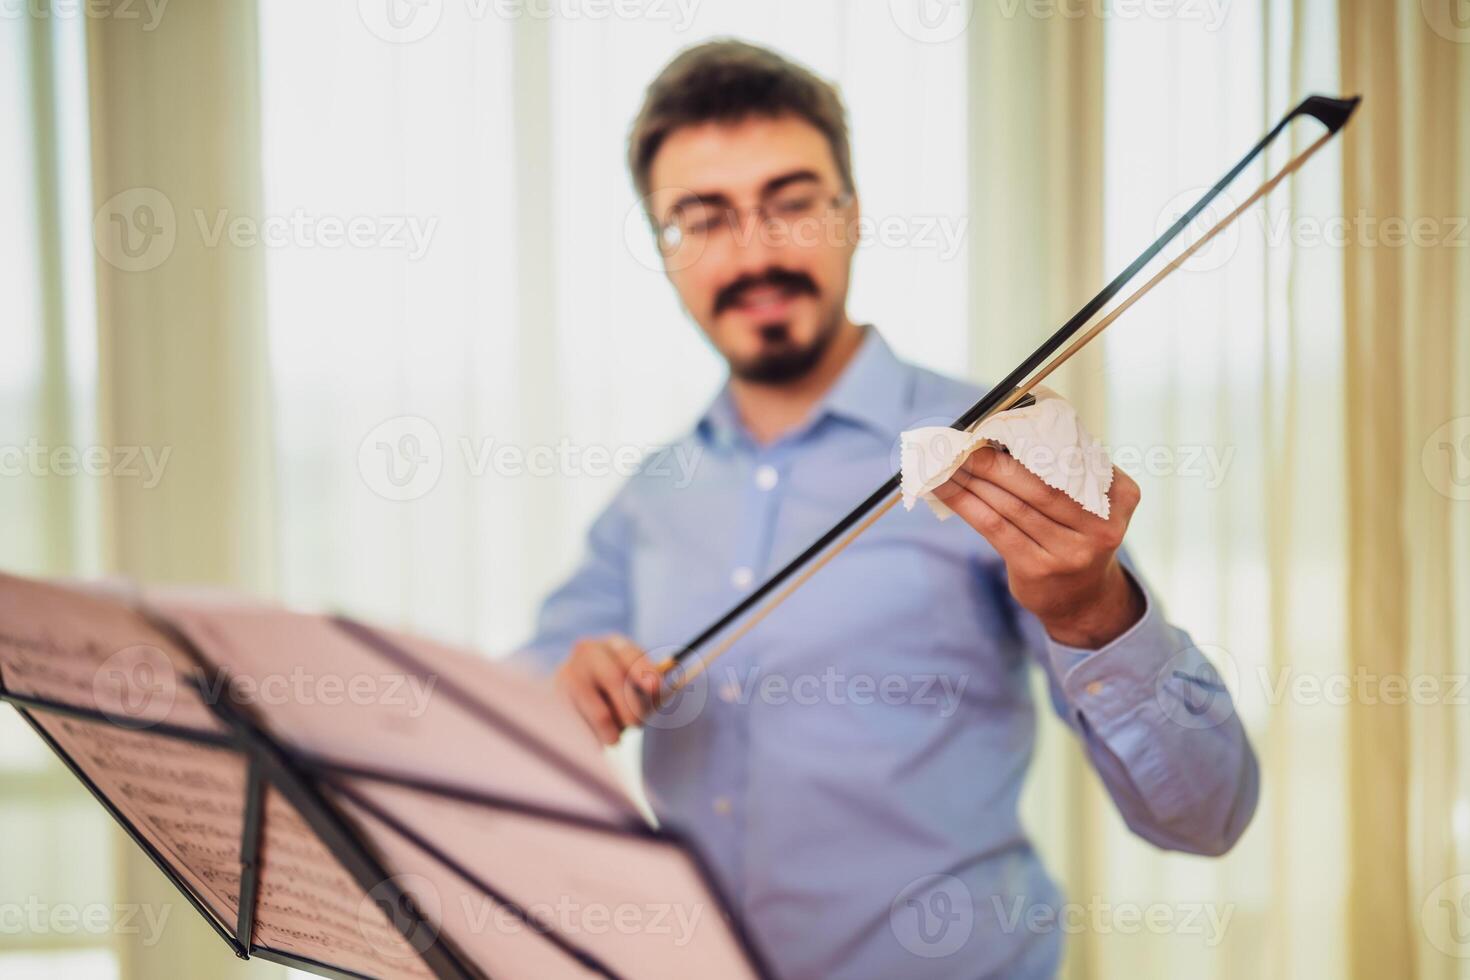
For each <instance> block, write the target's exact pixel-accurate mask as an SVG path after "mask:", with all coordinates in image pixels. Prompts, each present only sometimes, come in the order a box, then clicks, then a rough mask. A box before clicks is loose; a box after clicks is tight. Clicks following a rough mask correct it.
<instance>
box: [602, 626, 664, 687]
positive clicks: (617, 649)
mask: <svg viewBox="0 0 1470 980" xmlns="http://www.w3.org/2000/svg"><path fill="white" fill-rule="evenodd" d="M607 642H608V646H609V647H611V649H612V652H613V656H614V657H616V658H617V661H618V663H619V665H620V666H621V667H622V668H623V671H624V673H625V674H626V675H627V676H628V677H630V678H632V681H633V684H634V686H635V687H636V688H638V689H639V690H641V691H642V692H643V693H644V694H647V695H649V696H652V695H654V694H657V693H658V688H659V685H660V683H662V680H663V678H662V675H660V674H659V672H658V668H657V667H655V666H654V665H653V662H652V661H651V660H649V659H648V655H647V654H645V653H644V652H643V651H642V650H640V649H639V648H638V645H637V644H636V643H634V642H633V641H632V640H630V639H628V638H627V637H626V636H618V635H613V636H610V637H608V641H607Z"/></svg>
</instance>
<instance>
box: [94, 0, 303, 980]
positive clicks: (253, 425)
mask: <svg viewBox="0 0 1470 980" xmlns="http://www.w3.org/2000/svg"><path fill="white" fill-rule="evenodd" d="M87 26H88V60H89V65H88V69H89V72H90V88H91V100H90V101H91V107H90V110H91V136H92V184H93V198H94V202H95V204H96V205H97V206H98V208H99V218H98V227H97V229H96V242H97V255H98V258H97V262H96V269H97V321H98V322H97V330H98V343H97V349H98V372H97V373H98V378H99V398H98V407H99V418H100V424H101V435H102V440H103V442H104V443H106V444H109V445H116V446H149V447H154V448H155V450H157V451H158V452H160V453H161V452H163V451H164V450H167V451H168V453H169V456H168V461H167V466H166V468H165V470H164V477H163V479H162V480H161V481H160V482H159V483H158V485H157V486H156V487H151V488H148V487H144V486H142V485H141V484H140V483H139V482H138V481H124V480H116V481H113V482H112V483H111V484H110V485H109V486H108V487H107V492H106V494H105V496H104V501H103V504H104V515H105V521H104V524H105V530H104V539H103V547H104V550H105V553H106V554H105V559H104V560H105V563H106V565H107V567H108V568H109V570H111V571H114V572H116V573H119V574H123V575H128V576H132V577H136V578H137V579H139V580H140V581H148V582H198V583H209V584H218V585H225V586H232V587H239V588H245V589H249V590H252V591H258V592H265V591H268V589H269V586H270V578H271V567H272V566H271V563H272V560H273V558H272V553H273V552H272V546H273V543H274V538H273V534H272V530H271V520H270V513H271V496H272V493H271V491H272V480H271V472H272V470H271V462H272V459H273V448H272V443H271V438H270V428H269V414H268V411H267V405H268V397H267V396H268V393H269V385H268V381H267V377H266V358H265V320H264V315H263V309H264V301H265V294H264V281H263V265H264V257H263V255H262V253H261V251H260V249H258V248H236V247H233V246H232V245H231V244H230V243H229V241H228V239H220V240H215V239H213V237H212V236H211V235H209V234H206V229H208V228H214V227H217V225H218V220H217V219H218V216H219V214H220V211H221V209H224V210H225V211H227V212H228V213H229V215H230V216H231V217H245V218H256V217H258V216H259V215H260V213H261V208H260V171H259V167H260V143H259V119H258V106H259V97H258V90H259V85H258V77H257V72H258V70H259V64H258V55H257V51H256V45H255V43H254V38H255V29H256V28H255V4H254V3H252V2H231V3H186V4H176V5H171V6H170V7H169V8H168V9H167V12H166V16H163V17H161V18H160V19H159V21H158V23H157V26H156V27H155V29H153V30H150V31H143V30H140V29H139V24H138V22H137V21H136V20H133V19H126V18H119V17H89V19H88V24H87ZM144 206H146V207H147V208H148V209H149V210H147V211H141V210H139V209H140V208H141V207H144ZM201 222H202V223H201ZM119 224H121V226H122V227H121V228H119ZM123 229H126V231H125V232H124V230H123ZM123 233H126V234H129V235H130V236H131V238H130V240H129V242H128V245H127V248H126V249H124V247H123V242H122V239H121V238H120V237H114V236H120V235H121V234H123ZM118 850H119V852H120V854H121V855H122V858H121V863H122V867H121V875H120V878H121V888H122V892H123V896H124V898H123V900H125V901H130V902H146V903H153V904H156V905H160V906H161V905H164V904H169V905H171V906H172V907H173V912H174V913H175V914H173V915H172V916H171V917H170V919H169V921H168V927H167V930H166V932H165V938H164V941H163V942H161V943H159V944H158V945H156V946H151V947H150V946H144V945H143V944H140V943H125V944H123V945H122V946H121V950H122V954H123V962H122V967H123V977H124V980H144V978H153V977H168V976H178V977H184V976H187V977H203V976H210V977H216V976H246V975H249V976H251V977H263V976H271V975H280V971H279V970H278V969H277V968H275V967H271V966H269V965H262V964H254V965H252V966H251V967H250V968H246V967H245V966H243V965H241V964H239V963H238V961H236V960H235V958H234V957H233V956H232V955H231V954H230V952H229V950H228V948H227V947H226V946H225V945H224V943H223V942H221V940H220V939H219V937H218V936H216V935H215V934H214V933H213V932H212V931H211V930H210V929H209V928H208V927H207V926H206V925H205V924H204V922H203V921H202V920H200V919H199V917H198V916H197V915H196V914H194V912H193V910H192V909H190V908H188V907H187V906H185V905H184V904H183V901H182V899H181V898H180V896H179V895H178V893H177V892H176V891H175V890H174V888H173V886H172V885H170V884H169V883H168V882H167V881H166V880H165V879H164V878H163V877H162V876H161V875H160V874H159V873H158V872H157V871H156V869H154V868H153V866H152V865H151V863H149V861H148V860H147V858H146V857H144V856H143V855H142V854H141V852H139V851H138V850H137V849H136V848H134V847H132V846H131V845H130V844H127V843H122V844H121V845H120V846H119V848H118Z"/></svg>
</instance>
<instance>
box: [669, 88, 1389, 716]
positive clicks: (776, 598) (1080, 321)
mask: <svg viewBox="0 0 1470 980" xmlns="http://www.w3.org/2000/svg"><path fill="white" fill-rule="evenodd" d="M1361 101H1362V97H1361V96H1353V97H1352V98H1349V99H1334V98H1330V97H1328V96H1325V95H1312V96H1308V97H1307V98H1306V99H1304V100H1302V102H1301V104H1300V105H1298V106H1297V107H1296V108H1295V109H1293V110H1291V111H1290V112H1288V113H1287V114H1286V115H1285V116H1283V117H1282V119H1281V121H1280V122H1278V123H1277V124H1276V125H1275V126H1273V127H1272V128H1271V130H1270V132H1268V133H1266V135H1265V136H1263V137H1261V140H1260V141H1259V142H1258V143H1256V145H1255V146H1253V147H1251V150H1250V152H1249V153H1247V154H1246V155H1245V156H1244V157H1242V158H1241V159H1240V162H1238V163H1237V164H1236V165H1235V166H1233V167H1231V168H1230V170H1229V172H1228V173H1226V174H1225V176H1223V177H1221V178H1220V180H1219V181H1217V182H1216V183H1215V185H1214V186H1213V187H1211V188H1210V189H1209V190H1208V191H1206V192H1205V193H1204V195H1203V196H1202V197H1201V198H1200V199H1199V200H1198V201H1196V202H1195V203H1194V206H1193V207H1191V208H1190V209H1189V210H1188V211H1186V212H1185V213H1184V214H1183V215H1181V216H1180V217H1179V220H1177V221H1175V222H1174V223H1173V224H1172V225H1170V226H1169V228H1168V229H1167V230H1166V231H1165V232H1164V233H1163V234H1162V235H1160V236H1159V237H1158V239H1157V240H1155V241H1154V243H1153V244H1151V245H1149V247H1148V248H1146V249H1144V250H1143V253H1142V254H1140V255H1139V256H1138V258H1136V259H1134V260H1133V262H1132V263H1131V264H1130V265H1129V266H1128V268H1126V269H1124V270H1123V271H1122V272H1120V273H1118V275H1117V276H1116V277H1114V279H1113V280H1112V282H1110V283H1108V284H1107V285H1106V286H1104V287H1103V289H1102V291H1101V292H1099V293H1098V294H1097V295H1096V296H1094V297H1093V298H1092V299H1090V300H1088V301H1087V303H1086V305H1084V306H1083V307H1082V309H1080V310H1078V311H1077V312H1076V313H1075V314H1074V315H1073V316H1072V318H1071V319H1069V320H1068V321H1067V322H1066V323H1064V324H1062V326H1061V327H1060V328H1058V329H1057V331H1056V333H1054V334H1052V335H1051V336H1050V337H1048V338H1047V339H1046V340H1045V341H1044V342H1043V343H1042V344H1041V346H1040V347H1038V348H1036V350H1035V351H1033V352H1032V353H1031V355H1030V356H1029V357H1027V358H1026V359H1025V360H1024V361H1022V362H1021V363H1020V364H1018V365H1017V366H1016V368H1015V370H1013V371H1011V373H1010V374H1008V375H1006V376H1005V377H1004V378H1003V379H1001V381H1000V382H999V383H997V384H996V385H995V387H993V388H991V389H990V390H989V391H988V392H986V393H985V395H984V397H982V398H981V399H980V400H979V401H978V402H976V403H975V404H974V405H972V406H970V408H969V410H968V411H966V412H965V414H963V415H961V416H960V417H959V418H957V419H955V420H954V422H953V423H951V428H954V429H959V430H962V431H968V430H970V429H973V428H974V427H975V426H977V425H979V424H980V423H981V422H982V421H984V420H985V419H987V418H989V417H990V416H991V415H994V414H995V413H997V412H1003V411H1005V410H1006V409H1008V408H1011V407H1013V406H1014V405H1015V404H1016V403H1017V402H1019V401H1021V399H1023V398H1025V397H1026V396H1027V393H1028V392H1029V391H1030V390H1031V389H1032V388H1033V387H1035V386H1036V385H1037V384H1039V383H1040V382H1041V381H1042V380H1043V379H1045V378H1046V377H1047V376H1048V375H1050V374H1051V373H1052V372H1053V371H1055V370H1056V369H1057V368H1058V367H1060V366H1061V365H1062V364H1064V363H1065V362H1066V361H1067V360H1068V359H1069V358H1071V357H1072V355H1074V354H1076V353H1077V352H1078V351H1079V350H1081V349H1082V348H1083V347H1085V346H1087V344H1088V343H1090V342H1091V341H1092V340H1093V339H1094V338H1096V337H1097V335H1098V334H1100V333H1102V332H1103V331H1104V330H1105V329H1107V327H1108V325H1109V324H1111V323H1112V322H1113V321H1114V320H1116V319H1117V318H1118V317H1119V316H1121V315H1122V314H1123V313H1124V312H1125V311H1126V310H1127V309H1128V308H1129V307H1131V306H1132V305H1133V304H1134V303H1136V302H1138V300H1139V299H1141V298H1142V297H1143V296H1144V295H1145V294H1147V293H1148V292H1149V290H1151V289H1153V288H1154V286H1156V285H1158V284H1159V283H1160V282H1161V281H1162V280H1163V279H1164V278H1165V277H1166V276H1168V275H1169V274H1170V273H1172V272H1173V271H1174V270H1175V269H1177V268H1179V267H1180V266H1181V265H1183V264H1184V263H1185V262H1186V261H1188V259H1189V257H1190V256H1192V255H1194V254H1195V253H1196V252H1198V251H1199V250H1200V249H1201V248H1203V247H1204V246H1205V244H1206V243H1208V242H1209V241H1210V240H1211V239H1212V238H1214V237H1215V235H1217V234H1219V233H1220V232H1221V231H1223V230H1224V229H1225V228H1227V227H1229V226H1230V224H1231V223H1233V222H1234V221H1235V220H1236V219H1237V218H1239V217H1240V216H1241V215H1242V214H1244V213H1245V211H1246V209H1248V208H1249V207H1251V206H1252V205H1253V204H1255V203H1256V202H1257V201H1259V200H1260V199H1261V198H1263V197H1265V196H1266V195H1267V194H1269V193H1270V192H1271V190H1272V189H1273V188H1275V187H1276V185H1277V184H1279V183H1281V182H1282V181H1283V180H1285V179H1286V178H1287V177H1288V176H1290V175H1291V174H1292V173H1294V172H1295V171H1296V170H1297V169H1298V168H1300V167H1301V166H1302V164H1304V163H1306V162H1307V160H1309V159H1310V158H1311V157H1312V155H1313V154H1315V153H1316V152H1317V151H1318V150H1319V149H1321V148H1322V147H1323V146H1324V145H1325V144H1326V143H1327V142H1328V141H1329V140H1331V139H1332V137H1334V136H1336V135H1337V133H1338V131H1339V130H1341V129H1342V127H1343V126H1344V125H1346V124H1347V121H1348V119H1349V118H1350V117H1351V116H1352V114H1353V112H1354V111H1355V110H1356V109H1357V108H1358V103H1359V102H1361ZM1301 116H1310V117H1312V118H1313V119H1315V120H1317V121H1318V122H1319V123H1321V124H1322V125H1323V126H1324V127H1326V130H1327V131H1326V132H1325V133H1323V134H1322V135H1321V136H1320V137H1318V138H1317V139H1316V140H1315V141H1313V142H1312V144H1311V145H1310V146H1308V147H1307V148H1306V149H1305V150H1303V151H1301V152H1300V153H1298V154H1297V155H1296V156H1295V157H1293V158H1292V159H1291V160H1289V161H1288V162H1287V163H1286V164H1285V165H1284V166H1283V167H1282V168H1281V170H1280V171H1278V172H1277V173H1276V174H1275V175H1274V176H1273V177H1271V178H1270V179H1269V180H1267V181H1266V182H1265V183H1264V184H1262V185H1261V186H1260V187H1258V188H1256V190H1255V192H1254V193H1252V194H1251V195H1250V197H1248V198H1246V199H1245V200H1244V201H1243V202H1242V203H1241V204H1240V206H1239V207H1237V208H1235V209H1234V210H1233V211H1231V212H1230V213H1229V214H1227V215H1226V216H1225V217H1224V218H1222V219H1221V220H1220V221H1219V222H1217V223H1216V224H1215V225H1214V226H1213V227H1211V228H1210V229H1209V230H1208V231H1207V232H1205V233H1204V234H1203V235H1201V236H1200V238H1199V240H1198V241H1196V242H1194V243H1193V244H1192V245H1190V246H1189V247H1188V248H1187V249H1185V250H1184V251H1183V252H1181V253H1180V254H1179V256H1178V257H1177V258H1175V259H1174V260H1173V261H1171V262H1170V263H1169V264H1168V265H1166V266H1164V267H1163V268H1162V269H1160V270H1159V271H1158V272H1156V273H1155V274H1154V275H1153V276H1152V277H1151V278H1150V279H1149V280H1148V281H1147V282H1145V283H1144V284H1143V285H1142V286H1140V287H1138V289H1136V290H1135V291H1134V292H1133V293H1131V294H1130V295H1129V296H1127V297H1126V298H1125V299H1124V300H1123V301H1122V302H1121V303H1119V304H1118V305H1117V306H1116V307H1114V308H1113V309H1112V310H1111V311H1109V312H1108V314H1107V315H1106V316H1104V317H1103V318H1102V319H1100V320H1098V321H1097V323H1095V324H1093V325H1092V327H1090V328H1089V329H1088V330H1087V331H1086V332H1085V333H1083V334H1082V335H1081V336H1078V337H1076V339H1073V338H1074V336H1075V335H1076V334H1077V333H1078V331H1080V330H1081V329H1082V328H1083V326H1085V325H1086V324H1087V322H1088V321H1089V320H1091V319H1092V318H1093V317H1094V316H1096V315H1097V314H1098V313H1099V312H1100V311H1101V310H1102V308H1103V307H1104V306H1106V305H1107V304H1108V302H1109V301H1110V300H1112V299H1113V297H1115V296H1117V295H1118V293H1120V292H1121V291H1122V290H1123V287H1124V286H1126V285H1127V284H1128V283H1129V282H1130V281H1131V280H1132V279H1133V277H1134V276H1136V275H1138V273H1139V272H1141V271H1142V270H1143V268H1144V266H1146V265H1148V263H1149V262H1151V261H1153V259H1154V258H1155V257H1156V256H1157V255H1158V254H1159V252H1160V251H1162V250H1163V249H1164V247H1165V246H1167V245H1168V244H1169V243H1170V242H1171V241H1173V240H1174V239H1175V238H1176V237H1178V235H1179V233H1180V232H1182V231H1183V230H1184V229H1185V228H1187V227H1188V226H1189V224H1190V222H1192V221H1193V220H1194V219H1195V218H1197V217H1198V216H1199V214H1200V212H1202V211H1203V210H1204V209H1205V208H1207V207H1208V206H1209V205H1210V202H1211V201H1213V200H1214V199H1215V198H1216V197H1218V196H1219V195H1220V194H1221V192H1223V191H1224V190H1225V188H1226V187H1227V186H1228V185H1229V184H1230V183H1232V182H1233V181H1234V180H1235V178H1237V177H1239V176H1240V174H1241V173H1242V172H1243V171H1244V170H1245V168H1246V167H1248V166H1250V164H1251V162H1252V161H1254V160H1255V159H1256V157H1258V156H1260V155H1261V153H1262V152H1264V151H1265V149H1266V147H1267V146H1269V145H1271V143H1272V142H1273V141H1274V140H1275V139H1276V137H1278V136H1280V135H1281V133H1282V132H1283V131H1284V130H1285V129H1286V127H1287V125H1288V124H1290V123H1291V122H1292V120H1294V119H1297V118H1298V117H1301ZM1069 340H1071V341H1072V342H1071V344H1069V345H1068V346H1067V348H1066V349H1065V350H1063V351H1062V352H1061V353H1060V354H1057V351H1058V350H1059V349H1060V348H1061V347H1062V345H1063V344H1066V343H1067V341H1069ZM1053 354H1056V356H1055V357H1054V358H1053V357H1052V355H1053ZM1048 358H1052V359H1051V360H1050V361H1048V360H1047V359H1048ZM902 479H903V473H902V471H900V472H898V473H895V474H894V475H893V476H891V477H889V478H888V480H887V482H885V483H884V484H883V485H882V486H881V487H879V488H878V489H877V490H875V491H873V493H872V494H871V495H869V496H868V498H867V499H866V500H864V501H863V502H862V503H860V504H858V505H857V506H856V507H854V508H853V509H852V511H850V512H849V513H848V514H847V515H846V516H844V517H843V518H842V519H841V520H839V521H838V522H837V523H836V524H834V525H832V527H831V528H829V529H828V530H827V531H826V533H824V534H823V535H822V536H821V537H819V538H817V540H816V541H813V542H812V543H811V545H810V546H808V547H807V549H806V550H805V551H803V552H802V553H801V554H799V555H797V556H796V557H795V558H793V559H792V560H791V561H790V562H788V563H787V564H786V565H785V566H784V567H783V568H781V570H780V571H778V572H776V573H775V574H774V575H772V576H771V577H770V578H768V579H766V581H765V582H763V583H761V585H760V587H759V588H757V589H756V590H755V591H754V592H752V593H751V594H750V595H748V596H746V597H745V598H744V599H743V600H741V601H740V602H739V603H737V604H736V605H735V606H734V607H733V608H732V609H730V611H729V612H727V613H725V614H724V615H723V616H721V617H720V618H719V619H717V620H715V621H714V622H713V623H711V624H710V625H709V626H708V627H706V628H705V630H704V631H703V632H702V633H700V634H699V635H698V636H696V637H695V638H694V639H692V640H690V641H689V643H688V644H686V645H685V646H684V647H683V648H682V649H680V650H679V651H678V652H676V653H675V654H674V655H673V657H671V658H670V659H669V660H667V661H665V662H664V663H663V664H661V665H660V666H659V669H660V671H662V673H663V675H664V685H665V691H666V692H667V694H672V693H674V692H676V691H678V690H679V689H680V688H682V687H683V686H684V685H686V684H688V683H689V682H690V681H692V680H693V679H694V678H696V677H698V676H699V675H700V674H702V673H703V672H704V670H705V668H706V667H708V665H709V664H710V663H711V662H712V661H713V660H714V659H715V658H716V657H718V656H720V655H721V654H722V653H724V652H725V651H726V650H728V649H730V647H732V646H734V645H735V643H736V641H738V640H739V639H740V638H741V637H742V636H744V635H745V634H746V633H748V632H750V630H752V629H754V628H755V626H756V625H757V624H758V623H759V622H760V621H761V620H762V619H764V618H765V617H766V616H767V615H769V614H770V613H771V611H772V610H774V609H775V608H776V607H777V606H779V605H780V604H781V603H783V602H785V601H786V600H787V599H788V598H790V597H791V595H792V593H794V592H795V591H796V590H797V589H799V588H801V586H802V585H803V584H804V583H805V582H806V581H807V580H808V579H810V578H811V577H812V576H813V575H815V574H816V573H817V572H818V571H819V570H820V569H821V568H822V566H824V565H825V564H827V562H829V561H831V560H832V559H833V558H835V557H836V556H837V555H838V554H840V553H841V552H842V550H843V549H844V548H846V547H847V546H848V545H849V544H851V543H852V542H853V541H854V540H856V539H857V538H858V536H859V535H861V534H862V533H863V532H864V531H866V530H867V529H868V528H870V527H872V526H873V524H874V523H876V522H877V520H878V519H879V518H880V517H882V516H883V515H884V514H886V513H888V511H889V510H891V509H892V508H893V505H894V504H896V503H898V501H899V495H898V489H899V486H900V485H901V483H902ZM778 589H779V590H780V591H777V590H778ZM762 602H764V605H761V603H762ZM758 605H759V606H760V608H759V609H756V611H755V613H754V614H753V615H751V616H750V617H749V618H747V619H746V620H745V621H744V622H743V623H741V624H740V626H739V627H738V628H737V629H735V630H733V631H732V632H731V633H730V634H729V635H727V636H725V637H724V639H722V640H721V641H720V642H719V644H717V645H716V646H714V647H712V648H711V649H710V650H709V651H708V652H707V653H706V654H705V655H704V656H703V657H700V658H699V659H698V660H695V661H694V662H693V663H692V664H690V665H688V666H686V663H687V662H688V661H689V658H690V657H692V656H693V655H694V654H695V653H696V652H697V651H699V650H700V649H701V648H703V647H704V645H705V644H706V643H708V642H709V641H710V640H711V639H713V638H714V637H716V636H719V635H720V634H721V633H723V632H724V631H725V630H726V629H727V628H728V627H729V626H730V625H731V624H733V623H734V622H735V621H736V620H738V619H740V617H742V616H744V615H745V614H746V613H747V612H750V610H752V609H755V607H756V606H758ZM661 693H662V692H661Z"/></svg>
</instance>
